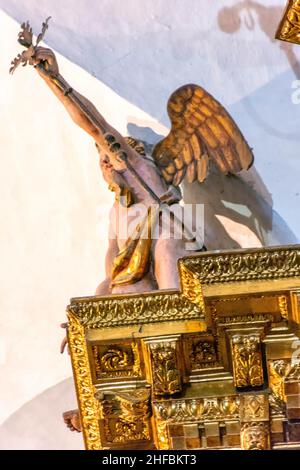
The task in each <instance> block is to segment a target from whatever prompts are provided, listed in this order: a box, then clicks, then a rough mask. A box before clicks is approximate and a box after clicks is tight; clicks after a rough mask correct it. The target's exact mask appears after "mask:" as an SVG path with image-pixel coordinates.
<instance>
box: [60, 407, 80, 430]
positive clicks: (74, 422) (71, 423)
mask: <svg viewBox="0 0 300 470" xmlns="http://www.w3.org/2000/svg"><path fill="white" fill-rule="evenodd" d="M63 419H64V422H65V423H66V425H67V427H68V428H69V429H70V430H71V431H77V432H81V422H80V418H79V411H78V410H70V411H65V412H64V413H63Z"/></svg>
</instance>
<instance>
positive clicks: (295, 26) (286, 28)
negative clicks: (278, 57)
mask: <svg viewBox="0 0 300 470" xmlns="http://www.w3.org/2000/svg"><path fill="white" fill-rule="evenodd" d="M276 39H281V40H282V41H287V42H292V43H295V44H300V1H299V0H288V3H287V6H286V9H285V11H284V15H283V18H282V21H281V23H280V25H279V28H278V30H277V33H276Z"/></svg>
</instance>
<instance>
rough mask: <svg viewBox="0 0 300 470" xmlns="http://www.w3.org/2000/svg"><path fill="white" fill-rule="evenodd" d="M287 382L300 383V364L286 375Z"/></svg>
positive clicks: (297, 363) (292, 367)
mask: <svg viewBox="0 0 300 470" xmlns="http://www.w3.org/2000/svg"><path fill="white" fill-rule="evenodd" d="M285 382H286V383H288V382H300V362H296V363H295V364H292V365H291V369H290V370H289V372H288V374H287V375H286V378H285Z"/></svg>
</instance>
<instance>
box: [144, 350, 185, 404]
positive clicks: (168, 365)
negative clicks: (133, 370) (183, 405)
mask: <svg viewBox="0 0 300 470" xmlns="http://www.w3.org/2000/svg"><path fill="white" fill-rule="evenodd" d="M149 350H150V357H151V359H150V361H151V370H152V380H153V392H154V394H155V395H165V394H167V395H173V394H174V393H178V392H180V391H181V389H182V385H181V373H180V370H179V366H178V357H177V354H178V353H177V342H176V341H172V342H171V341H161V342H158V343H156V342H154V343H151V342H150V343H149Z"/></svg>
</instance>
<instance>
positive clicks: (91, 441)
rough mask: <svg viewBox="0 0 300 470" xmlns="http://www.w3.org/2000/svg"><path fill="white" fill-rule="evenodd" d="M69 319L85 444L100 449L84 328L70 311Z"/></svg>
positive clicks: (97, 409) (71, 349)
mask: <svg viewBox="0 0 300 470" xmlns="http://www.w3.org/2000/svg"><path fill="white" fill-rule="evenodd" d="M68 319H69V326H68V344H69V348H70V355H71V360H72V366H73V374H74V380H75V385H76V390H77V399H78V404H79V409H80V413H81V416H80V418H81V424H82V432H83V436H84V441H85V446H86V449H87V450H99V449H101V440H100V431H99V406H98V401H97V400H96V399H95V397H94V393H95V388H94V386H93V383H92V378H91V371H90V367H89V359H88V353H87V348H86V341H85V334H84V328H83V327H82V326H81V325H80V323H79V322H78V320H77V319H76V318H75V317H74V316H73V315H71V314H70V313H69V315H68Z"/></svg>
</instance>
